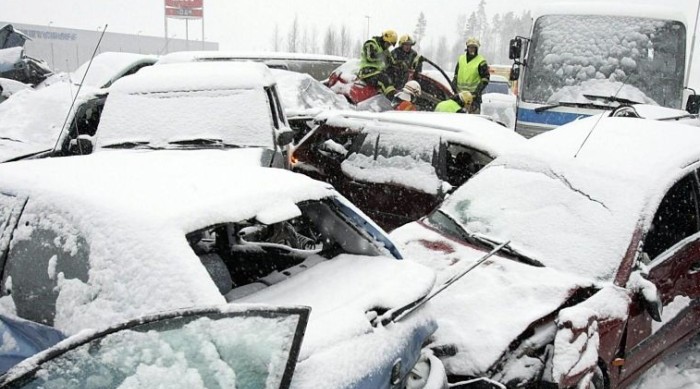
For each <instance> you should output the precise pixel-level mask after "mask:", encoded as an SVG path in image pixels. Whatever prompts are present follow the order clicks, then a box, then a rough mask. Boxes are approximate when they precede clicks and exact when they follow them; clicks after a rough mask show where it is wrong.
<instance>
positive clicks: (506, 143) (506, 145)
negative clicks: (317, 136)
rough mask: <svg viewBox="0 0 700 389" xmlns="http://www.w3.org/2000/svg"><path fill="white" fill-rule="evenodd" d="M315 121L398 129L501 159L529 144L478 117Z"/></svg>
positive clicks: (331, 115) (388, 115)
mask: <svg viewBox="0 0 700 389" xmlns="http://www.w3.org/2000/svg"><path fill="white" fill-rule="evenodd" d="M315 120H317V121H325V122H326V123H327V124H328V125H331V126H335V127H348V128H354V129H365V128H366V129H376V130H379V129H395V130H406V131H417V132H420V133H426V134H430V133H432V134H435V135H438V136H440V137H441V138H442V139H445V140H449V141H454V142H459V143H463V144H465V145H469V146H472V147H475V148H477V149H480V150H482V151H486V152H487V153H489V154H490V155H492V156H498V155H500V154H502V153H504V152H506V151H508V150H510V149H512V148H515V147H519V146H520V145H522V144H523V143H525V142H526V140H525V138H523V137H522V136H521V135H519V134H517V133H516V132H515V131H513V130H511V129H508V128H505V127H503V126H501V125H499V124H497V123H494V122H492V121H491V120H488V119H485V118H483V117H480V116H478V115H466V114H446V113H440V112H399V111H387V112H378V113H377V112H356V111H327V112H324V113H321V114H319V115H318V116H316V118H315Z"/></svg>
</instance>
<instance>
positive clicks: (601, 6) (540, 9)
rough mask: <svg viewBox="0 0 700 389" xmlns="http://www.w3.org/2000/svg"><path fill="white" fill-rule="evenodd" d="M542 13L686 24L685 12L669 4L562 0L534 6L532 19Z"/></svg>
mask: <svg viewBox="0 0 700 389" xmlns="http://www.w3.org/2000/svg"><path fill="white" fill-rule="evenodd" d="M544 15H600V16H631V17H638V18H652V19H663V20H676V21H679V22H682V23H683V24H685V25H686V26H687V25H688V23H687V22H688V18H687V16H686V15H685V13H684V12H683V11H682V10H681V9H679V7H674V6H671V5H658V4H651V3H648V4H643V3H635V4H634V6H632V5H630V3H629V2H615V1H600V0H598V1H586V2H580V1H562V2H552V3H546V4H542V5H539V6H537V7H534V8H533V10H532V17H533V19H535V20H536V19H537V18H538V17H540V16H544Z"/></svg>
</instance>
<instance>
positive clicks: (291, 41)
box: [287, 15, 299, 53]
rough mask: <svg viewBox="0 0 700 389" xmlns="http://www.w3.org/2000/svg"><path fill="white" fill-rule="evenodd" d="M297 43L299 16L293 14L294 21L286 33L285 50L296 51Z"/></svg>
mask: <svg viewBox="0 0 700 389" xmlns="http://www.w3.org/2000/svg"><path fill="white" fill-rule="evenodd" d="M298 44H299V17H298V16H297V15H294V21H293V22H292V26H291V27H290V28H289V33H288V34H287V51H289V52H292V53H296V52H297V50H298V47H297V46H298Z"/></svg>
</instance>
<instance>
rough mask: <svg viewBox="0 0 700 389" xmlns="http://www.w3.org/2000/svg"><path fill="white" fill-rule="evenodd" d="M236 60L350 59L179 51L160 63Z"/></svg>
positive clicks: (318, 55) (275, 53)
mask: <svg viewBox="0 0 700 389" xmlns="http://www.w3.org/2000/svg"><path fill="white" fill-rule="evenodd" d="M234 59H270V60H297V61H333V62H345V61H347V60H348V59H347V58H345V57H339V56H336V55H326V54H307V53H284V52H265V51H263V52H237V51H179V52H175V53H170V54H167V55H164V56H162V57H161V58H160V60H159V61H158V63H159V64H168V63H179V62H193V61H207V60H234Z"/></svg>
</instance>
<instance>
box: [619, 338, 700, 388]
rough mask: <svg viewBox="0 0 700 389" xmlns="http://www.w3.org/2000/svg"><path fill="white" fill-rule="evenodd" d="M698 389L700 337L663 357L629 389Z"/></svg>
mask: <svg viewBox="0 0 700 389" xmlns="http://www.w3.org/2000/svg"><path fill="white" fill-rule="evenodd" d="M658 388H664V389H700V335H698V336H695V337H694V338H692V339H691V340H690V341H689V342H688V343H687V344H685V345H683V346H682V347H681V348H680V349H679V350H678V351H676V352H675V353H673V354H671V355H669V356H667V357H665V358H664V359H663V360H662V361H660V362H659V363H657V364H656V365H654V366H652V367H651V368H650V369H649V370H648V371H647V372H646V373H644V374H643V375H642V376H641V377H640V378H639V379H637V380H636V381H635V382H634V383H632V384H631V385H630V386H629V389H658Z"/></svg>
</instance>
